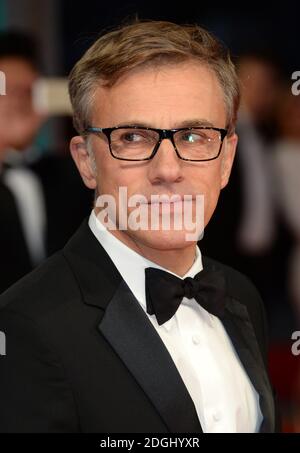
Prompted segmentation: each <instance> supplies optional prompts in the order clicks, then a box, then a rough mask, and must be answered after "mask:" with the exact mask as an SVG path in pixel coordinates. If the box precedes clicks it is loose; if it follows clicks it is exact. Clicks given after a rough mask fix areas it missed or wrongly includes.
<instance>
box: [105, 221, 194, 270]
mask: <svg viewBox="0 0 300 453" xmlns="http://www.w3.org/2000/svg"><path fill="white" fill-rule="evenodd" d="M110 233H111V234H113V235H114V236H115V237H116V238H117V239H119V240H120V241H121V242H123V243H124V244H125V245H127V247H129V248H131V249H132V250H134V251H135V252H136V253H138V254H139V255H141V256H143V257H144V258H146V259H148V260H150V261H152V262H153V263H156V264H158V265H159V266H161V267H163V268H165V269H167V270H169V271H171V272H173V273H174V274H176V275H179V276H180V277H182V276H183V275H185V274H186V273H187V272H188V270H189V269H190V268H191V267H192V265H193V263H194V261H195V258H196V243H195V242H191V243H190V245H189V246H187V247H184V248H178V249H167V250H161V249H156V248H153V247H150V246H148V245H145V244H143V243H141V242H137V241H136V240H135V239H133V238H132V237H130V236H129V235H128V234H124V232H123V231H120V230H112V231H110Z"/></svg>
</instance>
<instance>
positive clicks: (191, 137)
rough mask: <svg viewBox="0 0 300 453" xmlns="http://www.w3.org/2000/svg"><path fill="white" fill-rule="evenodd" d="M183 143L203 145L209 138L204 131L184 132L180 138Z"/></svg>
mask: <svg viewBox="0 0 300 453" xmlns="http://www.w3.org/2000/svg"><path fill="white" fill-rule="evenodd" d="M180 139H181V141H183V142H185V143H190V144H193V143H204V142H208V141H210V138H209V137H208V136H207V134H205V132H204V131H184V132H183V133H182V134H181V137H180Z"/></svg>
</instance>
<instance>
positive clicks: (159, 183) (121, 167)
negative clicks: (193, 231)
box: [71, 63, 237, 250]
mask: <svg viewBox="0 0 300 453" xmlns="http://www.w3.org/2000/svg"><path fill="white" fill-rule="evenodd" d="M198 123H204V124H210V125H212V126H214V127H218V128H225V127H226V111H225V105H224V100H223V93H222V90H221V88H220V86H219V83H218V81H217V78H216V76H215V75H214V74H213V72H211V71H210V70H209V69H207V68H206V67H205V66H202V65H201V64H199V63H197V64H196V63H185V64H179V65H176V66H175V65H174V66H163V67H161V68H152V69H149V68H147V69H143V70H139V71H135V72H132V73H130V74H128V75H127V76H125V77H123V78H122V79H120V80H119V81H118V82H117V83H116V84H115V85H114V86H113V87H111V88H104V87H99V88H97V91H96V94H95V98H94V110H93V114H92V124H91V125H92V126H95V127H101V128H106V127H113V126H120V125H137V124H138V125H144V126H148V127H154V128H161V129H172V128H178V127H182V126H183V125H184V126H193V125H194V126H197V125H198ZM90 140H91V144H92V149H93V152H94V156H95V161H96V167H97V169H96V174H94V175H93V170H92V166H91V165H90V161H89V158H88V155H87V152H86V150H84V149H83V148H84V144H83V142H82V139H81V138H80V137H74V138H73V139H72V142H71V151H72V154H73V157H74V159H75V161H76V163H77V166H78V167H79V171H80V172H81V175H82V177H83V180H84V182H85V184H86V185H87V186H88V187H90V188H93V189H97V191H98V194H111V195H113V196H114V197H115V200H116V205H117V208H118V197H119V188H120V187H126V188H127V192H128V195H127V196H128V198H130V197H131V196H132V195H135V194H138V195H143V196H145V197H146V199H147V200H150V199H151V195H153V194H154V195H168V196H171V195H174V194H179V195H180V196H181V197H183V196H184V195H190V196H193V198H194V199H195V197H196V195H199V194H202V195H204V224H205V225H206V224H207V223H208V221H209V219H210V218H211V215H212V213H213V211H214V209H215V207H216V204H217V200H218V197H219V193H220V190H221V188H223V187H224V186H225V185H226V184H227V181H228V177H229V174H230V170H231V165H232V161H233V157H234V152H235V147H236V141H237V138H236V136H232V137H231V138H226V139H225V141H224V143H223V148H222V152H221V155H220V156H219V158H217V159H215V160H212V161H207V162H188V161H184V160H181V159H179V158H178V156H177V155H176V152H175V150H174V147H173V145H172V143H171V141H170V140H167V139H165V140H163V141H162V143H161V145H160V147H159V149H158V152H157V153H156V155H155V156H154V158H153V159H152V160H149V161H144V162H127V161H122V160H117V159H114V158H113V157H112V156H111V154H110V152H109V148H108V145H107V141H106V140H105V139H104V138H100V137H98V136H95V135H93V136H91V137H90ZM192 203H193V207H194V208H195V201H193V202H192ZM173 206H174V205H173ZM149 209H150V205H149ZM171 209H172V208H171ZM117 212H118V209H117ZM129 212H130V210H129ZM220 228H221V226H220ZM118 234H120V233H119V232H118ZM121 234H122V235H123V240H125V242H127V243H128V241H129V242H134V244H135V245H136V246H137V247H138V246H139V245H142V246H146V247H152V248H154V249H160V250H169V249H178V248H184V247H187V245H188V244H187V241H186V231H184V229H182V230H180V231H176V230H175V229H171V230H169V231H164V230H162V229H161V228H160V229H159V230H158V231H151V229H150V230H143V231H141V230H137V231H133V230H130V229H129V230H127V231H122V233H121ZM189 245H190V244H189Z"/></svg>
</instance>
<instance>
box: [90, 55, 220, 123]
mask: <svg viewBox="0 0 300 453" xmlns="http://www.w3.org/2000/svg"><path fill="white" fill-rule="evenodd" d="M189 118H201V119H204V120H206V121H207V122H210V123H212V124H213V125H215V126H218V127H224V126H225V122H226V112H225V104H224V96H223V92H222V89H221V87H220V84H219V81H218V79H217V77H216V75H215V74H214V72H213V71H212V70H211V69H210V68H208V67H206V66H205V65H203V64H200V63H181V64H177V65H165V66H162V67H153V68H146V69H145V68H144V69H139V70H135V71H132V72H130V73H129V74H127V75H125V76H123V77H122V78H121V79H119V80H118V82H117V83H116V84H115V85H113V86H112V87H109V88H106V87H103V86H99V87H98V88H97V90H96V92H95V96H94V108H93V111H92V120H93V123H94V124H93V125H96V126H101V127H110V126H116V125H120V124H124V123H127V124H133V123H134V122H137V121H138V122H139V123H141V122H144V123H145V124H149V125H152V126H153V127H163V128H169V127H176V126H177V124H178V123H180V122H185V121H187V120H188V119H189ZM175 123H176V124H175Z"/></svg>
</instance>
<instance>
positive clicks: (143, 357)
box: [99, 281, 202, 433]
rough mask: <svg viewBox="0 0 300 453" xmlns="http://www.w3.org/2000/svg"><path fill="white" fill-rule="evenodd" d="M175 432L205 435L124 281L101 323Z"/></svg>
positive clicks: (115, 347)
mask: <svg viewBox="0 0 300 453" xmlns="http://www.w3.org/2000/svg"><path fill="white" fill-rule="evenodd" d="M99 331H100V332H101V334H102V335H104V336H105V338H106V339H107V341H108V342H109V343H110V344H111V346H112V347H113V348H114V350H115V351H116V352H117V354H118V355H119V356H120V358H121V359H122V360H123V362H124V363H125V365H126V366H127V368H128V369H129V370H130V371H131V373H132V375H133V376H134V377H135V379H136V380H137V382H138V383H139V385H140V386H141V387H142V389H143V390H144V392H145V393H146V394H147V395H148V397H149V399H150V400H151V401H152V403H153V405H154V406H155V407H156V409H157V411H158V412H159V414H160V415H161V417H162V419H163V420H164V422H165V424H166V426H167V427H168V429H169V431H170V432H172V433H185V432H186V433H188V432H189V433H199V432H202V429H201V426H200V423H199V420H198V417H197V413H196V410H195V406H194V404H193V402H192V400H191V397H190V395H189V394H188V391H187V389H186V387H185V385H184V383H183V381H182V379H181V377H180V375H179V373H178V371H177V369H176V367H175V365H174V362H173V360H172V359H171V356H170V354H169V352H168V351H167V349H166V348H165V346H164V344H163V342H162V340H161V339H160V337H159V335H158V334H157V332H156V331H155V329H154V327H153V326H152V325H151V323H150V321H149V320H148V318H147V316H146V314H145V313H144V311H143V309H142V308H141V307H140V305H139V304H138V302H137V300H136V299H135V298H134V296H133V294H132V293H131V291H130V290H129V288H128V286H127V285H126V284H125V282H124V281H123V282H122V283H121V285H120V286H119V288H118V289H117V291H116V293H115V295H114V297H113V298H112V300H111V301H110V303H109V305H108V306H107V308H106V311H105V315H104V317H103V319H102V321H101V322H100V324H99Z"/></svg>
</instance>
